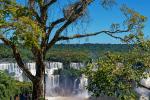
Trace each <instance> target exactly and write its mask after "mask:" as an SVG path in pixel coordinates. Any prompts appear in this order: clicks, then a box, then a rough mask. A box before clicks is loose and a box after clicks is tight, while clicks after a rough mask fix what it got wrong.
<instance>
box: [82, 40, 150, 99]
mask: <svg viewBox="0 0 150 100" xmlns="http://www.w3.org/2000/svg"><path fill="white" fill-rule="evenodd" d="M148 45H149V41H147V42H142V43H140V44H139V43H138V44H137V45H135V47H134V50H132V51H130V52H129V53H126V54H124V55H122V54H110V53H107V54H106V56H105V57H104V58H101V59H99V60H97V61H96V62H95V63H91V64H89V65H88V67H87V68H86V70H85V71H84V73H85V74H86V76H87V77H88V79H89V84H88V86H87V89H88V90H89V91H90V92H92V94H93V96H96V97H98V96H101V95H107V96H115V97H117V98H118V99H119V100H136V99H137V94H136V92H135V90H134V89H135V87H139V86H140V87H143V88H146V89H148V90H150V89H149V87H148V86H145V85H143V84H141V83H140V80H141V79H143V78H147V77H149V75H150V74H149V72H147V71H148V70H149V68H150V65H149V60H150V58H149V50H150V49H149V47H148ZM141 47H142V48H141ZM146 72H147V73H146Z"/></svg>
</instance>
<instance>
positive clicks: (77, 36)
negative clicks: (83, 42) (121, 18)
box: [57, 29, 129, 41]
mask: <svg viewBox="0 0 150 100" xmlns="http://www.w3.org/2000/svg"><path fill="white" fill-rule="evenodd" d="M125 32H129V29H127V30H116V31H106V30H104V31H99V32H95V33H88V34H75V35H73V36H70V37H69V36H68V37H67V36H60V37H59V38H58V40H57V41H60V40H71V39H76V38H84V37H89V36H95V35H99V34H102V33H105V34H107V35H109V36H111V37H113V38H117V39H120V40H122V41H124V39H123V38H121V37H117V36H114V34H115V33H125Z"/></svg>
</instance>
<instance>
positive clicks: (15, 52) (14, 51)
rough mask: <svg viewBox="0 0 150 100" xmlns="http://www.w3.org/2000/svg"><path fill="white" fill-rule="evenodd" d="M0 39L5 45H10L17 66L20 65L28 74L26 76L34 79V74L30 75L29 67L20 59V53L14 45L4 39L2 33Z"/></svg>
mask: <svg viewBox="0 0 150 100" xmlns="http://www.w3.org/2000/svg"><path fill="white" fill-rule="evenodd" d="M0 40H2V41H3V42H4V43H5V44H6V45H8V46H10V47H11V48H12V50H13V54H14V57H15V59H16V61H17V64H18V66H19V67H20V69H21V70H22V71H23V72H24V73H25V74H26V75H27V76H28V78H29V79H30V80H31V81H33V80H34V76H33V75H32V73H31V72H30V71H29V69H28V68H27V67H26V66H25V64H24V63H23V61H22V58H21V56H20V53H19V52H18V50H17V48H16V46H15V45H14V44H13V43H11V41H10V40H8V39H6V38H5V37H4V36H3V35H0Z"/></svg>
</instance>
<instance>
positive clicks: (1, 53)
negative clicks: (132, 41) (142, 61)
mask: <svg viewBox="0 0 150 100" xmlns="http://www.w3.org/2000/svg"><path fill="white" fill-rule="evenodd" d="M130 49H132V45H127V44H57V45H55V46H54V47H53V48H52V49H50V50H49V51H48V53H47V55H46V60H49V61H62V62H68V61H69V62H70V61H73V62H82V61H84V62H85V61H89V60H90V59H95V58H98V57H102V56H103V55H104V54H105V53H106V52H113V53H122V54H123V53H126V52H128V51H129V50H130ZM20 52H21V56H22V57H23V60H24V61H26V62H29V61H32V60H34V57H33V55H32V53H31V52H29V51H28V50H27V48H24V47H23V46H20ZM0 60H1V61H15V60H14V59H13V54H12V51H11V49H10V48H9V47H6V46H4V45H3V44H1V45H0Z"/></svg>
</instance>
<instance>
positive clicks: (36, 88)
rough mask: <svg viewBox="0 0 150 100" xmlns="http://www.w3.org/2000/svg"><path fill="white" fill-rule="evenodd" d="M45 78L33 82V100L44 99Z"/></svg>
mask: <svg viewBox="0 0 150 100" xmlns="http://www.w3.org/2000/svg"><path fill="white" fill-rule="evenodd" d="M43 90H44V89H43V78H39V79H37V80H35V81H34V82H33V92H32V100H40V98H43Z"/></svg>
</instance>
